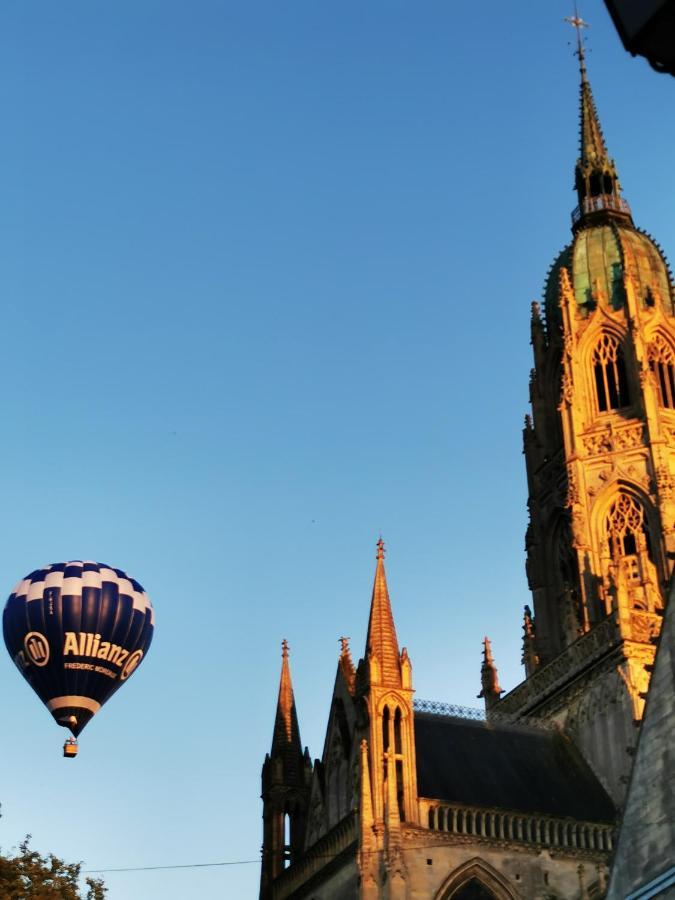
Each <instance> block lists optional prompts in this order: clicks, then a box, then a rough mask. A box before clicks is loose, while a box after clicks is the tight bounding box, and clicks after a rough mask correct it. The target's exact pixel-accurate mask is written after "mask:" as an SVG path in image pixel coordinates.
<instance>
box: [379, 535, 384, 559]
mask: <svg viewBox="0 0 675 900" xmlns="http://www.w3.org/2000/svg"><path fill="white" fill-rule="evenodd" d="M377 558H378V559H384V541H383V540H382V535H380V539H379V540H378V542H377Z"/></svg>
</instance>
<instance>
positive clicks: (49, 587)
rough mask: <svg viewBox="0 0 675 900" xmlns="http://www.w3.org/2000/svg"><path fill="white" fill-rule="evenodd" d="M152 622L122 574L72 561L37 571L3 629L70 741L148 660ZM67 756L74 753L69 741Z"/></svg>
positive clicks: (144, 599)
mask: <svg viewBox="0 0 675 900" xmlns="http://www.w3.org/2000/svg"><path fill="white" fill-rule="evenodd" d="M154 623H155V616H154V611H153V608H152V604H151V603H150V600H149V598H148V596H147V594H146V593H145V591H144V590H143V588H142V587H141V585H140V584H139V583H138V582H137V581H135V580H134V579H133V578H130V577H129V576H128V575H126V574H125V573H124V572H122V570H121V569H113V568H112V567H111V566H107V565H104V564H103V563H96V562H88V561H81V560H75V561H73V562H65V563H56V564H54V565H51V566H45V567H44V568H43V569H36V570H35V572H31V574H30V575H27V576H26V577H25V578H24V579H23V580H22V581H20V582H19V583H18V584H17V586H16V587H15V588H14V590H13V591H12V593H11V594H10V596H9V599H8V600H7V603H6V605H5V611H4V614H3V617H2V628H3V633H4V636H5V644H6V645H7V649H8V651H9V655H10V656H11V657H12V659H13V660H14V662H15V663H16V666H17V668H18V669H19V671H20V672H21V674H22V675H23V677H24V678H25V679H26V681H27V682H28V683H29V684H30V686H31V687H32V688H33V690H34V691H35V693H36V694H37V695H38V697H39V698H40V699H41V700H42V702H43V703H44V704H45V705H46V707H47V709H48V710H49V711H50V712H51V714H52V715H53V716H54V718H55V719H56V721H57V722H58V724H59V725H63V726H64V727H65V728H68V729H70V731H71V732H72V734H73V736H74V738H75V739H76V738H77V736H78V735H79V734H80V732H81V731H82V729H83V728H84V726H85V725H86V724H87V722H89V720H90V719H91V718H92V716H94V715H95V714H96V713H97V712H98V711H99V709H100V708H101V707H102V706H103V704H104V703H105V702H106V700H108V698H109V697H111V696H112V695H113V694H114V693H115V691H116V690H118V688H120V687H121V686H122V685H123V684H124V682H125V681H126V680H127V679H128V678H129V676H130V675H131V674H132V672H134V671H135V670H136V668H137V667H138V665H139V664H140V662H141V661H142V659H143V657H144V656H145V655H146V653H147V652H148V648H149V647H150V642H151V641H152V634H153V631H154ZM63 753H64V756H68V757H72V756H75V754H76V753H77V741H76V740H73V739H72V738H68V740H67V741H66V744H65V745H64V748H63Z"/></svg>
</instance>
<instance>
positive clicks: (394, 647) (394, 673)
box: [366, 537, 401, 686]
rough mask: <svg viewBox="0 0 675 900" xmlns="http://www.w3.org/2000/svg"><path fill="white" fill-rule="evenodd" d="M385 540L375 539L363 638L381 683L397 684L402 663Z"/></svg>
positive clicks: (399, 679) (367, 655) (367, 656)
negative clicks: (366, 626) (373, 579)
mask: <svg viewBox="0 0 675 900" xmlns="http://www.w3.org/2000/svg"><path fill="white" fill-rule="evenodd" d="M384 552H385V550H384V541H383V540H382V537H380V539H379V540H378V542H377V557H376V558H377V565H376V568H375V582H374V584H373V596H372V600H371V603H370V618H369V621H368V637H367V639H366V659H368V658H369V657H370V656H371V655H372V656H374V657H376V659H377V665H378V671H379V677H380V679H381V682H382V684H391V685H393V686H400V684H401V667H400V661H399V659H400V658H399V651H398V639H397V637H396V628H395V626H394V617H393V615H392V612H391V602H390V600H389V590H388V588H387V576H386V575H385V571H384Z"/></svg>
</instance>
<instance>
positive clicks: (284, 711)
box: [271, 638, 302, 756]
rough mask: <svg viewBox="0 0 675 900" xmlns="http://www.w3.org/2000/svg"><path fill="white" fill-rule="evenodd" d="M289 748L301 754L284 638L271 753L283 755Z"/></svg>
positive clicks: (286, 645)
mask: <svg viewBox="0 0 675 900" xmlns="http://www.w3.org/2000/svg"><path fill="white" fill-rule="evenodd" d="M289 750H291V751H292V752H294V753H295V752H297V753H300V754H302V745H301V743H300V728H299V726H298V716H297V712H296V709H295V697H294V695H293V683H292V681H291V669H290V666H289V663H288V641H287V640H286V639H285V638H284V640H283V641H282V642H281V677H280V679H279V697H278V700H277V713H276V718H275V721H274V736H273V738H272V754H271V755H272V756H285V755H286V754H287V753H288V751H289Z"/></svg>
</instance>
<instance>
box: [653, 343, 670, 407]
mask: <svg viewBox="0 0 675 900" xmlns="http://www.w3.org/2000/svg"><path fill="white" fill-rule="evenodd" d="M647 355H648V359H649V368H650V369H651V370H652V372H653V374H654V381H655V382H656V388H657V391H658V394H659V401H660V403H661V406H665V407H667V408H668V409H675V353H673V348H672V347H671V346H670V344H668V343H667V342H666V341H665V340H664V339H663V338H662V337H661V335H660V334H657V335H656V337H655V338H654V340H653V341H652V343H651V344H650V345H649V349H648V352H647Z"/></svg>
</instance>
